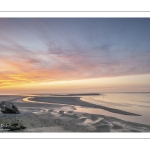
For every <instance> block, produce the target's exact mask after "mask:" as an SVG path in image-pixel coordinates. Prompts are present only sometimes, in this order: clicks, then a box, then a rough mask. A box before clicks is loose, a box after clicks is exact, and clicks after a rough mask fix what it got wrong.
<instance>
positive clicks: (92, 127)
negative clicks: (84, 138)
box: [0, 96, 150, 132]
mask: <svg viewBox="0 0 150 150" xmlns="http://www.w3.org/2000/svg"><path fill="white" fill-rule="evenodd" d="M24 98H29V97H20V99H19V98H17V99H14V97H12V100H11V99H10V100H9V101H10V102H13V103H14V104H15V105H16V106H17V107H18V109H19V111H20V112H21V113H20V114H2V113H0V124H5V123H6V124H7V123H8V124H12V123H14V122H15V123H16V124H22V125H23V126H25V127H26V128H25V129H21V130H16V131H5V130H1V127H0V132H150V125H146V124H141V123H136V122H132V121H125V120H123V119H119V118H117V117H112V116H107V115H102V114H92V113H85V112H78V111H76V106H80V107H83V108H85V107H89V108H95V107H97V106H98V108H99V105H96V106H95V104H91V103H87V102H83V101H82V100H80V97H37V96H36V97H34V98H29V101H24V100H23V99H24ZM31 101H32V103H31ZM60 101H61V102H60ZM61 103H62V105H61ZM48 104H49V105H48ZM77 104H78V105H77ZM85 104H86V105H85ZM100 107H102V106H100ZM107 109H109V110H110V109H111V108H108V107H107ZM113 110H114V109H113ZM117 111H119V112H120V111H121V110H117ZM121 112H122V111H121ZM123 112H124V111H123ZM126 113H129V112H126ZM129 116H131V115H129ZM133 117H134V116H133Z"/></svg>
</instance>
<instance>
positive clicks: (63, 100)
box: [29, 97, 140, 116]
mask: <svg viewBox="0 0 150 150" xmlns="http://www.w3.org/2000/svg"><path fill="white" fill-rule="evenodd" d="M29 100H32V101H35V102H43V103H58V104H69V105H77V106H83V107H93V108H100V109H104V110H107V111H109V112H113V113H118V114H122V115H131V116H140V115H139V114H134V113H131V112H127V111H122V110H119V109H114V108H110V107H105V106H102V105H95V104H91V103H88V102H84V101H82V100H80V97H34V98H29Z"/></svg>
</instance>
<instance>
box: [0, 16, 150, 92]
mask: <svg viewBox="0 0 150 150" xmlns="http://www.w3.org/2000/svg"><path fill="white" fill-rule="evenodd" d="M85 92H88V93H89V92H150V18H0V94H19V93H85Z"/></svg>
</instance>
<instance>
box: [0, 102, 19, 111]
mask: <svg viewBox="0 0 150 150" xmlns="http://www.w3.org/2000/svg"><path fill="white" fill-rule="evenodd" d="M0 108H1V112H2V113H5V114H19V113H20V112H19V110H18V108H17V107H16V106H15V105H14V104H13V103H10V102H5V101H2V102H1V103H0Z"/></svg>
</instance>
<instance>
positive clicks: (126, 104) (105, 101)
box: [76, 92, 150, 125]
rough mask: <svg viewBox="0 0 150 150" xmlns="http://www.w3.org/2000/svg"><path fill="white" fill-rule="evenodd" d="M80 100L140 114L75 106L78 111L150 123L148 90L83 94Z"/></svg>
mask: <svg viewBox="0 0 150 150" xmlns="http://www.w3.org/2000/svg"><path fill="white" fill-rule="evenodd" d="M81 100H83V101H85V102H89V103H93V104H97V105H102V106H106V107H110V108H116V109H120V110H124V111H128V112H132V113H135V114H139V115H141V116H129V115H122V114H117V113H112V112H109V111H105V110H103V109H97V108H87V107H78V106H77V107H76V111H78V112H87V113H91V114H99V115H106V116H111V117H115V118H118V119H122V120H125V121H131V122H136V123H141V124H147V125H150V92H146V93H144V92H140V93H139V92H138V93H100V95H95V96H94V95H93V96H92V95H91V96H83V97H82V98H81Z"/></svg>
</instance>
